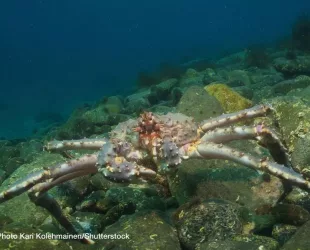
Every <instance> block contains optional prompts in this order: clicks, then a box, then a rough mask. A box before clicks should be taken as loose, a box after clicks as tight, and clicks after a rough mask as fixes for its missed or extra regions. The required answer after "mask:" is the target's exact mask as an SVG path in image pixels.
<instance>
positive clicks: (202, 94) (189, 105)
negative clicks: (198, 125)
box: [177, 86, 223, 122]
mask: <svg viewBox="0 0 310 250" xmlns="http://www.w3.org/2000/svg"><path fill="white" fill-rule="evenodd" d="M177 112H180V113H182V114H185V115H188V116H191V117H193V118H194V119H195V121H197V122H199V121H203V120H206V119H208V118H210V117H216V116H219V115H221V114H222V113H223V109H222V107H221V105H220V103H219V102H218V100H216V98H215V97H213V96H211V95H209V94H208V93H207V92H206V91H205V90H204V89H203V87H200V86H192V87H190V88H188V89H187V90H186V91H185V93H184V94H183V96H182V98H181V100H180V102H179V103H178V105H177Z"/></svg>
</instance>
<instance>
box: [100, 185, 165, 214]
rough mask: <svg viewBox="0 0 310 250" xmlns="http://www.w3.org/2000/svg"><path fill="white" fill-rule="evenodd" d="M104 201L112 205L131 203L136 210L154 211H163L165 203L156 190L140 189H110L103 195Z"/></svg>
mask: <svg viewBox="0 0 310 250" xmlns="http://www.w3.org/2000/svg"><path fill="white" fill-rule="evenodd" d="M150 189H151V190H150ZM105 199H106V200H109V201H110V202H112V203H114V204H118V203H123V204H124V203H128V202H132V203H133V204H135V206H136V208H137V210H139V211H140V210H144V209H156V210H165V202H164V200H162V199H161V198H160V197H159V196H158V194H157V193H156V190H154V189H153V191H152V188H142V187H136V188H134V187H128V186H127V187H112V188H110V189H109V190H108V191H107V192H106V195H105Z"/></svg>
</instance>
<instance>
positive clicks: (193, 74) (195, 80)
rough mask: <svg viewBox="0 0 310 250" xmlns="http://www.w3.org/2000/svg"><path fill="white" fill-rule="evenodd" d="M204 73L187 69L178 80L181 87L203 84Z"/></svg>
mask: <svg viewBox="0 0 310 250" xmlns="http://www.w3.org/2000/svg"><path fill="white" fill-rule="evenodd" d="M204 78H205V76H204V73H203V72H198V71H196V70H194V69H188V70H187V71H186V72H185V74H184V75H183V76H182V78H181V80H180V87H181V88H188V87H190V86H193V85H201V86H202V85H204Z"/></svg>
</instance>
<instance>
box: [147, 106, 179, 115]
mask: <svg viewBox="0 0 310 250" xmlns="http://www.w3.org/2000/svg"><path fill="white" fill-rule="evenodd" d="M149 110H150V111H151V112H154V113H158V114H167V113H169V112H175V111H174V110H175V108H174V107H168V106H164V105H154V106H153V107H152V108H150V109H149Z"/></svg>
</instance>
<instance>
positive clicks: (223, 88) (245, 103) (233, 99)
mask: <svg viewBox="0 0 310 250" xmlns="http://www.w3.org/2000/svg"><path fill="white" fill-rule="evenodd" d="M204 89H205V90H206V91H207V92H208V93H209V94H210V95H212V96H214V97H215V98H216V99H217V100H218V101H219V102H220V103H221V105H222V107H223V109H224V110H225V112H227V113H232V112H236V111H239V110H243V109H247V108H249V107H251V106H252V102H251V101H250V100H248V99H246V98H244V97H243V96H241V95H239V94H238V93H237V92H235V91H233V90H232V89H231V88H229V87H228V86H227V85H225V84H220V83H214V84H210V85H207V86H205V88H204Z"/></svg>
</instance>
